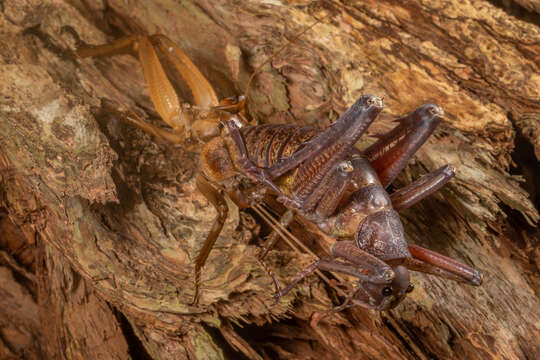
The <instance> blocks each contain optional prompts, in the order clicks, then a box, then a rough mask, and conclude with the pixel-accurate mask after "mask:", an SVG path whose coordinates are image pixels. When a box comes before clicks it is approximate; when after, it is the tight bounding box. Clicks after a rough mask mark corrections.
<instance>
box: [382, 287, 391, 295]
mask: <svg viewBox="0 0 540 360" xmlns="http://www.w3.org/2000/svg"><path fill="white" fill-rule="evenodd" d="M382 294H383V295H384V296H390V295H392V288H391V287H390V286H385V287H384V289H382Z"/></svg>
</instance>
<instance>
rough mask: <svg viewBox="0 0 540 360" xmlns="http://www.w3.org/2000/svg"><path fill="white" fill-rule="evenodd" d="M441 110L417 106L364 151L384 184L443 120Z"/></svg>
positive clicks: (434, 107)
mask: <svg viewBox="0 0 540 360" xmlns="http://www.w3.org/2000/svg"><path fill="white" fill-rule="evenodd" d="M443 116H444V112H443V111H442V109H441V108H440V107H438V106H437V105H433V104H426V105H422V106H420V107H419V108H418V109H416V110H415V111H413V112H412V113H411V114H409V115H407V116H405V117H404V118H401V119H398V120H396V121H397V122H399V125H398V126H396V127H395V128H394V129H392V130H391V131H389V132H388V133H386V134H382V135H379V136H378V137H379V140H378V141H377V142H375V143H374V144H373V145H371V146H370V147H368V148H367V149H366V150H365V151H364V155H365V156H366V157H367V158H368V160H369V161H370V162H371V165H373V168H374V169H375V171H376V172H377V175H378V176H379V179H380V181H381V183H382V185H383V186H384V187H387V186H388V185H390V183H392V181H393V180H394V178H395V177H396V176H397V174H399V172H400V171H401V170H402V169H403V168H404V167H405V165H406V164H407V162H408V161H409V159H410V158H411V157H412V156H413V154H414V153H415V152H416V151H417V150H418V149H419V148H420V146H422V144H423V143H424V142H425V141H426V140H427V138H428V137H429V136H430V135H431V134H432V133H433V131H434V130H435V128H437V126H438V125H439V123H440V122H441V121H442V120H443Z"/></svg>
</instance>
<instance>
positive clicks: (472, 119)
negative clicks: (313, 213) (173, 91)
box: [0, 0, 540, 359]
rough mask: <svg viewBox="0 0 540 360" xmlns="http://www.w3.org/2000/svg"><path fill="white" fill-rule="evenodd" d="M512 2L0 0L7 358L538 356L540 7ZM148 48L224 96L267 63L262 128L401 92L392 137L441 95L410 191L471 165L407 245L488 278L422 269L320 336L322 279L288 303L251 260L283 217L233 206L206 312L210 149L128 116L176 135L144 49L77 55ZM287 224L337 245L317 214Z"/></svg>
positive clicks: (282, 265) (322, 119) (282, 266)
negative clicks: (149, 127) (460, 278)
mask: <svg viewBox="0 0 540 360" xmlns="http://www.w3.org/2000/svg"><path fill="white" fill-rule="evenodd" d="M519 3H521V4H522V6H524V7H525V8H526V9H528V10H524V9H521V13H520V14H516V13H515V12H514V13H512V12H511V11H508V8H506V10H505V8H504V7H500V8H499V7H497V6H495V5H493V4H492V3H490V2H488V1H468V2H462V1H412V0H411V1H406V2H394V1H376V2H375V1H373V2H352V1H338V0H325V1H308V0H306V1H304V0H297V1H291V2H289V3H285V2H281V1H264V2H260V1H241V2H238V1H234V0H217V1H206V0H201V1H181V2H165V1H152V2H134V3H131V2H127V1H124V0H107V1H103V2H87V1H79V0H70V1H62V0H59V1H48V2H47V1H46V2H41V1H35V0H22V1H10V0H7V1H3V2H0V56H1V57H0V80H1V81H0V144H1V148H0V294H1V296H0V358H32V359H41V358H65V359H72V358H86V359H94V358H107V359H109V358H111V359H129V358H143V359H150V358H151V359H221V358H229V359H236V358H242V357H243V358H249V359H273V358H279V359H300V358H301V359H335V358H340V357H341V358H345V359H381V358H385V359H406V358H412V359H456V358H457V359H488V358H489V359H535V358H540V348H539V346H538V339H539V336H540V331H539V328H538V324H539V323H540V317H539V313H538V309H539V308H540V306H539V305H540V304H539V301H538V289H539V288H540V287H539V276H538V274H539V273H538V270H539V262H540V253H539V250H538V242H539V239H540V232H539V231H538V229H537V228H536V227H535V226H536V224H537V223H538V220H539V218H540V217H539V214H538V210H537V209H538V206H539V205H540V200H539V199H540V197H539V191H540V180H539V178H540V162H539V161H540V75H539V71H538V70H539V62H540V57H539V54H540V30H539V28H538V26H537V25H535V24H534V21H532V20H531V19H537V18H538V13H537V11H538V9H539V6H538V2H535V1H519ZM535 11H536V12H535ZM523 12H525V15H523ZM316 19H320V22H319V23H318V24H316V25H315V26H314V27H313V28H312V29H311V30H309V31H307V32H305V33H304V34H303V35H302V36H300V37H299V38H298V39H297V38H296V36H295V35H296V34H298V33H299V32H301V31H302V30H303V29H305V28H306V27H307V26H309V25H311V24H313V23H314V22H315V21H316ZM133 33H136V34H154V33H162V34H165V35H166V36H168V37H169V38H171V39H172V40H173V41H174V42H176V43H177V44H179V45H180V46H181V47H182V48H183V49H184V50H185V51H186V53H188V55H189V56H190V57H191V59H192V60H193V61H194V63H195V64H197V66H199V68H200V69H201V71H202V72H203V73H204V74H205V76H206V77H207V78H208V79H209V81H210V82H211V83H212V84H213V85H214V86H215V89H216V91H217V93H218V95H219V96H220V97H226V96H232V95H236V94H242V93H245V91H246V85H247V81H248V78H249V76H250V75H251V74H252V73H253V71H254V70H255V69H257V68H258V67H259V66H261V65H262V68H261V70H260V72H259V74H258V75H257V76H256V78H255V80H254V81H253V83H252V85H251V86H252V87H251V89H250V90H249V99H248V114H249V116H250V118H252V119H254V120H253V121H258V122H261V123H262V122H276V123H296V124H308V125H312V126H317V127H320V128H324V127H326V126H328V125H329V124H330V123H331V122H332V121H333V120H335V119H336V118H337V116H338V114H341V113H342V112H343V111H344V110H345V109H346V108H347V106H348V105H350V104H352V103H353V102H354V100H355V99H356V98H358V97H359V95H361V94H370V93H371V94H376V95H378V96H383V97H384V101H385V109H384V111H383V113H382V114H381V116H380V117H379V119H378V120H377V121H376V123H375V124H374V125H373V126H372V127H371V128H370V134H375V133H378V132H381V131H384V130H387V129H389V128H390V127H391V126H392V122H391V120H392V119H395V118H397V117H399V116H401V115H403V114H405V113H408V112H410V111H412V110H413V109H415V108H416V107H417V106H419V105H421V104H423V103H426V102H434V103H437V104H439V105H440V106H441V107H442V108H443V109H444V111H445V114H446V120H445V122H444V123H443V124H442V125H441V126H440V128H439V129H438V130H437V131H436V133H435V135H434V136H432V138H431V139H430V140H429V141H428V142H427V143H426V144H425V145H424V146H423V148H422V149H421V150H420V151H418V153H417V154H416V156H415V157H414V160H413V161H411V163H410V164H409V166H408V167H407V168H406V170H405V171H404V172H403V173H402V174H401V175H400V176H399V177H398V179H397V180H396V181H395V182H394V187H395V188H399V187H401V186H404V185H405V184H407V183H409V182H411V181H412V180H414V179H416V178H418V177H419V176H421V175H422V174H424V173H426V172H428V171H432V170H434V169H437V168H439V167H440V166H442V165H444V164H446V163H451V164H453V165H454V166H455V167H456V169H457V174H456V177H455V179H453V180H452V181H451V182H450V183H449V184H448V185H446V186H445V187H444V188H443V189H442V190H441V191H439V192H438V193H437V194H436V195H433V196H431V197H430V198H429V199H427V200H425V201H423V202H422V203H421V204H417V205H415V206H414V207H412V208H410V209H408V210H406V211H403V213H402V220H403V223H404V226H405V230H406V233H407V238H408V240H409V241H410V242H411V243H416V244H419V245H422V246H425V247H427V248H430V249H433V250H435V251H438V252H440V253H442V254H445V255H447V256H451V257H453V258H455V259H458V260H460V261H462V262H465V263H468V264H470V265H474V266H475V267H476V268H478V269H479V270H481V271H482V272H483V273H484V275H485V279H484V284H483V285H482V286H481V287H478V288H473V287H469V286H466V285H460V284H457V283H454V282H451V281H447V280H444V279H440V278H436V277H433V276H426V275H422V274H416V273H415V274H414V278H413V283H414V285H415V290H414V291H413V292H412V293H411V294H410V295H409V296H408V298H407V299H405V300H404V301H403V303H402V304H400V305H399V306H398V307H397V308H395V309H393V310H391V311H387V312H382V313H379V312H374V311H370V310H366V309H363V308H359V307H355V308H351V309H348V310H346V311H343V312H342V313H339V314H336V315H332V316H330V317H327V318H324V319H323V320H322V321H321V322H320V323H319V324H317V325H315V324H312V323H311V319H312V315H313V314H314V313H316V312H322V311H325V310H326V309H329V308H331V307H333V306H337V305H338V304H339V303H340V301H342V300H343V299H340V298H338V297H337V296H336V294H335V293H334V291H333V290H332V289H330V288H329V287H328V286H327V285H326V284H325V283H324V282H322V281H321V279H320V278H318V277H317V276H312V277H310V278H308V279H307V280H305V281H303V282H302V283H301V284H300V285H299V286H298V287H297V288H296V289H295V290H294V292H293V293H292V294H291V295H289V296H287V297H285V298H284V299H283V300H282V301H280V303H279V304H277V305H274V304H273V300H272V298H271V294H272V292H273V285H272V281H271V280H270V279H269V277H268V276H267V275H266V273H265V271H264V270H263V269H261V267H260V266H259V264H258V263H257V261H256V254H257V250H258V248H259V246H260V243H261V242H262V241H263V240H262V238H263V237H264V236H266V235H267V233H268V226H267V225H265V224H264V223H263V222H262V220H261V219H260V218H259V217H258V216H257V215H256V214H255V213H254V212H252V211H250V210H238V209H237V208H236V207H235V206H234V205H233V204H232V203H231V202H229V206H230V212H229V218H228V220H227V222H226V224H225V227H224V230H223V232H222V234H221V236H220V237H219V239H218V241H217V244H216V246H215V248H214V249H213V250H212V252H211V254H210V258H209V260H208V262H207V265H206V266H205V267H204V270H203V274H202V280H203V284H202V293H201V302H200V305H199V306H192V305H190V302H191V300H192V297H193V293H194V287H193V266H192V263H193V259H194V258H195V256H196V254H197V253H198V250H199V249H200V247H201V245H202V241H203V239H204V237H205V235H206V233H207V232H208V231H209V230H210V228H211V226H212V222H213V220H214V217H215V215H216V213H215V211H214V209H213V208H212V206H211V204H209V203H208V201H206V199H205V198H204V197H203V196H202V195H201V194H200V193H198V191H197V190H196V188H195V177H196V174H197V172H198V167H197V160H198V149H199V146H197V144H191V146H186V147H173V146H171V144H165V143H163V142H161V141H158V140H156V139H153V138H151V137H150V136H149V135H147V134H145V133H143V132H141V131H140V130H138V129H135V128H133V127H131V126H130V125H128V124H126V123H125V122H124V121H123V120H122V117H121V116H120V115H119V112H118V111H116V110H117V109H130V110H133V111H135V112H136V113H138V114H140V116H141V117H143V118H145V119H146V118H150V119H151V120H150V121H151V122H153V123H154V124H156V125H160V124H162V122H160V120H159V119H157V114H156V112H155V110H154V108H153V106H152V104H151V102H150V100H149V97H148V91H147V87H146V86H145V82H144V77H143V74H142V68H141V66H140V64H139V63H138V60H137V59H136V58H134V57H132V56H127V55H123V56H116V57H110V58H99V59H78V58H76V57H75V56H74V52H73V51H74V50H75V49H76V47H77V46H78V45H80V44H81V43H86V44H93V45H97V44H103V43H106V42H110V41H111V40H113V39H116V38H119V37H121V36H125V35H128V34H133ZM287 42H290V45H288V46H287V48H286V49H285V50H284V51H283V52H281V53H280V54H278V55H277V56H275V57H274V58H272V60H271V61H270V62H269V63H268V64H264V62H265V60H266V59H268V57H269V56H271V55H272V54H273V53H275V52H276V51H277V49H278V48H279V47H280V46H281V45H282V44H284V43H287ZM174 81H175V84H177V87H178V91H179V93H180V94H181V96H182V97H183V99H184V101H186V102H189V101H190V97H191V95H190V94H189V91H187V89H186V87H185V86H184V85H183V84H182V81H181V80H180V79H178V78H174ZM372 141H373V139H372V138H370V137H364V139H362V140H361V141H360V143H359V144H358V147H359V148H364V147H365V146H367V145H368V144H369V143H371V142H372ZM535 205H536V207H535ZM306 230H307V231H306ZM291 231H292V232H293V233H294V234H295V235H297V236H298V237H299V238H300V239H301V240H302V241H304V242H305V243H306V244H308V245H309V246H310V247H312V248H313V249H324V248H325V247H326V246H327V242H328V239H327V238H325V237H322V236H321V235H320V234H318V233H317V232H316V231H315V230H314V229H313V226H310V225H309V224H308V223H306V222H305V221H303V220H302V219H297V220H296V221H295V222H294V223H293V224H292V226H291ZM323 252H324V251H323V250H320V251H319V255H323ZM310 261H312V258H311V257H310V256H309V255H307V254H298V253H295V252H293V251H291V250H290V249H288V248H287V246H286V245H284V244H280V246H279V247H278V248H277V249H276V250H274V251H272V252H271V253H270V255H269V257H268V263H269V266H270V267H271V268H272V270H273V272H274V273H275V274H276V276H277V278H278V279H279V281H280V282H281V283H282V284H285V283H288V282H289V281H290V279H291V276H292V275H293V274H295V273H296V272H297V271H298V270H299V269H301V268H302V267H304V266H305V265H306V264H308V263H309V262H310Z"/></svg>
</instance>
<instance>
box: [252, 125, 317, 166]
mask: <svg viewBox="0 0 540 360" xmlns="http://www.w3.org/2000/svg"><path fill="white" fill-rule="evenodd" d="M319 133H320V130H317V129H314V128H310V127H300V126H297V125H287V124H264V125H257V126H248V127H245V128H242V134H243V135H244V139H245V141H246V147H247V150H248V154H249V158H250V159H251V161H253V162H254V163H255V164H256V165H257V166H259V167H269V166H271V165H273V164H274V163H276V162H278V161H279V160H280V159H283V158H286V157H288V156H289V155H291V154H292V153H294V152H295V151H297V150H298V149H299V148H300V147H301V146H302V145H303V144H304V143H305V142H307V141H309V140H311V139H312V138H313V137H315V136H316V135H318V134H319Z"/></svg>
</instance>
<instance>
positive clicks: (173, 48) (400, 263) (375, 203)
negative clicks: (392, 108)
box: [78, 35, 482, 310]
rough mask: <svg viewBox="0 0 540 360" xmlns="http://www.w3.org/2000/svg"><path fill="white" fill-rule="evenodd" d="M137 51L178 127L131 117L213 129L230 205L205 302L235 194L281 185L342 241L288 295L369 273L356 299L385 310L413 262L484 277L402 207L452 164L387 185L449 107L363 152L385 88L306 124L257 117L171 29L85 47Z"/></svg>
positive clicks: (217, 178)
mask: <svg viewBox="0 0 540 360" xmlns="http://www.w3.org/2000/svg"><path fill="white" fill-rule="evenodd" d="M154 48H155V49H159V50H160V51H161V52H162V53H163V55H164V56H165V57H166V58H167V59H168V61H170V62H171V63H172V64H174V65H175V67H176V68H177V70H178V71H179V72H180V74H181V75H182V77H183V78H184V80H185V81H186V83H187V84H188V86H189V87H190V89H191V91H192V94H193V98H194V102H195V104H194V106H192V107H191V108H189V109H188V108H187V107H185V106H183V105H181V103H180V101H179V99H178V97H177V95H176V93H175V92H174V90H173V87H172V85H171V84H170V82H169V80H168V79H167V76H166V75H165V72H164V70H163V68H162V65H161V64H160V62H159V60H158V57H157V55H156V52H155V50H154ZM133 52H135V53H138V56H139V58H140V61H141V63H142V65H143V69H144V73H145V77H146V80H147V82H148V85H149V90H150V96H151V99H152V102H153V103H154V106H155V108H156V110H157V112H158V113H159V115H160V116H161V117H162V118H163V120H164V121H165V122H166V123H167V124H168V125H169V126H171V127H172V129H173V130H172V132H170V131H166V130H163V129H161V128H157V127H155V126H153V125H150V124H148V123H146V122H144V121H143V120H141V119H139V118H137V117H136V116H135V115H134V114H131V115H130V116H128V117H127V120H128V121H129V122H131V123H132V124H134V125H136V126H138V127H139V128H141V129H143V130H145V131H147V132H149V133H151V134H153V135H155V136H158V137H160V138H163V139H166V140H169V141H172V142H177V143H182V142H183V141H184V139H185V134H184V132H185V131H191V132H192V133H193V134H194V135H195V136H196V137H197V138H199V139H205V140H206V139H210V140H209V141H208V142H206V143H205V144H204V145H203V146H202V149H201V158H200V174H199V176H198V178H197V186H198V188H199V190H200V191H201V192H202V194H204V196H205V197H206V198H207V199H208V200H209V201H210V202H211V203H212V204H213V205H214V207H215V208H216V210H217V214H218V215H217V218H216V221H215V223H214V226H213V228H212V230H211V231H210V233H209V234H208V236H207V238H206V240H205V242H204V244H203V246H202V248H201V250H200V253H199V255H198V256H197V258H196V261H195V296H194V302H197V300H198V296H199V285H200V272H201V269H202V268H203V266H204V264H205V262H206V260H207V258H208V255H209V253H210V251H211V249H212V247H213V245H214V243H215V241H216V239H217V237H218V236H219V233H220V232H221V229H222V227H223V224H224V222H225V219H226V218H227V213H228V208H227V205H226V202H225V200H224V197H223V193H226V194H227V195H228V196H229V197H230V198H231V199H232V200H233V201H234V202H235V203H236V204H238V205H239V206H240V207H249V206H252V205H253V204H254V203H256V202H258V201H260V200H261V194H263V193H265V192H269V193H271V194H274V195H276V196H277V200H278V201H279V202H282V203H283V204H284V205H285V206H286V207H287V208H289V209H290V210H289V211H287V212H286V214H285V215H284V217H283V218H284V219H285V218H286V217H288V218H289V221H290V219H291V218H292V217H291V216H290V215H291V211H295V212H296V213H298V214H299V215H301V216H302V217H304V218H305V219H307V220H309V221H311V222H313V223H314V224H316V225H317V226H318V227H319V228H320V230H322V231H323V232H324V233H326V234H327V235H329V236H331V237H333V238H335V239H336V240H337V241H336V242H335V243H334V244H333V246H332V247H331V251H330V256H329V257H327V258H321V259H319V260H317V261H315V262H314V263H312V264H311V265H309V266H308V267H307V268H306V269H304V270H303V271H301V272H300V273H299V274H298V275H297V276H296V277H295V278H294V280H293V281H292V283H291V284H290V285H289V286H287V287H286V288H285V289H283V290H280V291H278V293H277V294H276V297H277V298H279V297H280V296H283V295H284V294H286V293H287V292H288V291H290V290H291V289H292V288H293V287H294V286H295V285H296V284H297V283H298V282H299V281H300V280H301V279H303V278H304V277H306V276H308V275H309V274H311V273H313V272H314V271H317V270H318V269H320V270H327V271H332V272H338V273H343V274H347V275H350V276H353V277H355V278H357V279H358V280H357V284H356V285H357V286H356V288H355V290H354V291H353V292H351V293H350V294H349V295H348V297H347V298H348V300H351V299H354V302H355V303H356V304H361V305H363V306H365V307H368V308H371V309H375V310H386V309H390V308H392V307H394V306H396V305H397V304H398V303H399V302H400V301H401V300H402V299H403V298H404V297H405V295H406V294H407V293H408V292H410V291H412V285H411V283H410V275H409V270H408V269H410V270H415V271H421V272H425V273H430V274H434V275H438V276H442V277H446V278H450V279H453V280H457V281H461V282H466V283H469V284H471V285H477V286H478V285H480V284H481V282H482V274H481V273H480V272H478V271H477V270H475V269H473V268H471V267H469V266H467V265H464V264H461V263H459V262H457V261H455V260H452V259H450V258H447V257H445V256H443V255H441V254H438V253H435V252H432V251H430V250H427V249H424V248H421V247H419V246H416V245H409V244H407V242H406V240H405V237H404V233H403V226H402V224H401V221H400V218H399V215H398V213H397V211H399V210H402V209H404V208H407V207H410V206H412V205H413V204H415V203H416V202H418V201H420V200H421V199H423V198H425V197H426V196H428V195H429V194H431V193H433V192H435V191H436V190H437V189H439V188H440V187H441V186H443V185H444V184H445V183H446V182H448V180H450V178H452V177H453V175H454V169H453V168H452V167H451V166H449V165H447V166H444V167H442V168H440V169H438V170H435V171H433V172H431V173H429V174H427V175H424V176H423V177H421V178H420V179H418V180H417V181H415V182H413V183H412V184H410V185H408V186H406V187H404V188H402V189H399V190H397V191H396V192H394V193H392V194H391V195H389V194H388V193H387V192H386V190H385V188H386V187H387V186H389V185H390V183H391V182H392V181H393V179H394V178H395V177H396V175H397V174H398V173H399V172H400V171H401V170H402V169H403V168H404V166H405V165H406V164H407V162H408V160H409V159H410V158H411V156H412V155H413V154H414V153H415V152H416V151H417V150H418V149H419V147H420V146H421V145H422V144H423V143H424V142H425V141H426V139H427V138H428V137H429V136H430V134H431V133H432V132H433V131H434V130H435V128H436V127H437V125H438V124H439V123H440V122H441V121H442V120H443V111H442V110H441V109H440V108H439V107H438V106H436V105H432V104H427V105H423V106H421V107H419V108H418V109H416V110H415V111H414V112H412V113H411V114H409V115H407V116H405V117H403V118H401V119H399V120H398V121H399V125H398V126H397V127H395V128H394V129H393V130H391V131H390V132H388V133H386V134H384V135H381V136H380V137H379V140H378V141H377V142H375V143H374V144H373V145H372V146H370V147H369V148H368V149H366V150H365V151H363V152H361V151H359V150H357V149H356V148H355V147H354V145H355V143H356V142H357V141H358V139H359V138H360V137H361V136H362V134H364V133H365V131H366V129H367V128H368V127H369V125H370V124H371V123H372V122H373V121H374V120H375V118H376V117H377V115H378V114H379V113H380V112H381V110H382V108H383V104H382V100H381V99H379V98H378V97H376V96H372V95H364V96H362V97H360V99H358V100H357V101H356V102H355V103H354V104H353V105H352V106H351V107H350V108H349V109H348V110H347V111H346V112H345V113H344V114H342V115H341V117H339V119H338V120H337V121H336V122H335V123H333V124H332V125H331V126H329V127H328V128H327V129H325V130H324V131H321V130H317V129H314V128H307V127H299V126H295V125H278V124H265V125H258V126H245V125H244V124H245V123H246V122H245V120H244V117H243V115H242V113H243V108H244V104H245V98H244V97H243V96H240V97H234V98H227V99H224V100H222V101H218V98H217V96H216V94H215V92H214V90H213V88H212V86H211V85H210V83H209V82H208V81H207V80H206V78H205V77H204V76H203V75H202V74H201V73H200V71H199V70H198V69H197V67H196V66H195V65H194V64H193V63H192V62H191V61H190V60H189V58H188V57H187V56H186V55H185V54H184V52H183V51H182V50H181V49H180V48H179V47H178V46H177V45H175V44H174V43H173V42H172V41H171V40H169V39H168V38H166V37H165V36H163V35H153V36H150V37H143V36H130V37H127V38H124V39H120V40H117V41H115V42H114V43H112V44H109V45H101V46H96V47H87V48H82V49H80V50H79V51H78V55H79V56H80V57H88V56H108V55H114V54H120V53H133ZM220 123H221V124H223V127H222V128H221V129H220V127H219V126H218V124H220ZM274 238H275V237H274ZM268 247H269V246H267V247H265V249H264V250H263V251H262V256H261V257H264V255H265V254H266V252H267V250H268Z"/></svg>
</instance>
